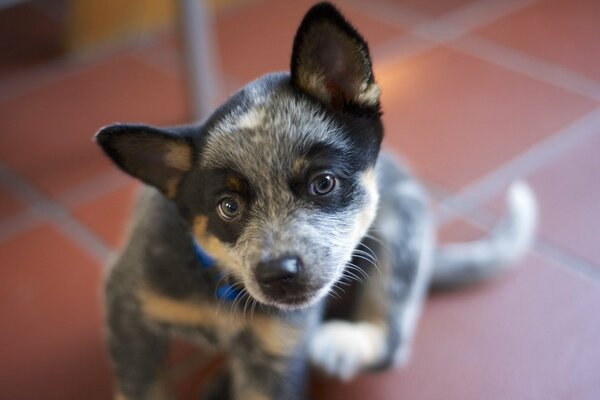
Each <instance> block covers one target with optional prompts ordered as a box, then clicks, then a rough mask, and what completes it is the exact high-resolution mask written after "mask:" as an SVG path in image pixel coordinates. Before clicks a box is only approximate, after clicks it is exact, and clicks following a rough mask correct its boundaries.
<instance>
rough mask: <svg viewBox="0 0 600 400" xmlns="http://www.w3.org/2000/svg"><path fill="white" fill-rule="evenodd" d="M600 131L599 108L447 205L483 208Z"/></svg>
mask: <svg viewBox="0 0 600 400" xmlns="http://www.w3.org/2000/svg"><path fill="white" fill-rule="evenodd" d="M599 127H600V107H598V108H595V109H594V110H592V111H590V112H588V113H587V114H585V115H584V116H583V117H580V118H579V119H577V120H575V121H574V122H572V123H571V124H569V125H567V126H566V127H563V128H562V129H559V130H558V131H557V132H555V133H554V134H553V135H552V136H549V137H547V138H546V139H544V140H542V141H539V142H537V143H536V144H535V145H533V146H532V147H530V148H529V149H528V150H526V151H524V152H521V153H519V154H518V155H516V156H515V157H513V158H512V159H510V160H508V161H507V162H506V163H504V164H502V165H501V166H499V167H498V168H496V169H494V170H493V171H491V172H489V173H488V174H486V175H484V176H483V177H481V178H480V179H477V180H475V181H474V182H472V183H471V184H469V185H467V186H465V187H464V188H463V189H461V190H459V191H458V193H456V194H455V195H454V196H452V197H451V198H449V199H447V200H446V201H444V203H445V204H446V205H452V204H454V203H457V202H463V204H464V202H467V203H470V204H482V203H484V202H485V201H487V200H489V199H491V198H492V197H493V196H495V195H497V194H498V193H499V191H500V189H502V187H504V186H507V185H508V184H510V183H511V182H512V181H513V180H514V179H515V177H518V176H523V177H525V176H527V175H530V174H531V173H533V172H535V171H537V170H538V169H539V168H541V167H542V166H544V165H546V164H547V163H548V162H550V161H552V160H554V159H556V158H557V157H559V156H561V155H562V154H565V153H567V152H568V151H571V150H572V149H573V148H575V147H576V146H578V145H579V144H581V143H583V142H584V141H585V140H587V139H589V138H591V137H593V136H594V135H595V134H597V130H596V129H597V128H599Z"/></svg>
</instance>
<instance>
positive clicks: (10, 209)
mask: <svg viewBox="0 0 600 400" xmlns="http://www.w3.org/2000/svg"><path fill="white" fill-rule="evenodd" d="M25 209H26V206H25V205H24V204H22V203H21V202H20V201H19V200H17V198H16V197H15V196H14V194H13V193H11V192H10V191H9V190H8V189H6V188H0V221H1V220H2V219H4V218H7V217H11V216H13V215H16V214H17V213H19V212H21V211H24V210H25Z"/></svg>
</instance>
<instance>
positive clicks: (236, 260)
mask: <svg viewBox="0 0 600 400" xmlns="http://www.w3.org/2000/svg"><path fill="white" fill-rule="evenodd" d="M382 137H383V126H382V122H381V108H380V89H379V87H378V86H377V83H376V80H375V77H374V76H373V70H372V67H371V59H370V56H369V49H368V46H367V43H366V42H365V41H364V40H363V38H362V37H361V36H360V34H359V33H358V32H357V31H356V30H355V29H354V28H353V27H352V26H351V25H350V24H349V23H348V21H346V20H345V19H344V17H342V15H341V14H340V13H339V12H338V11H337V10H336V9H335V8H334V7H333V6H332V5H330V4H327V3H321V4H317V5H316V6H314V7H313V8H311V9H310V10H309V11H308V13H307V14H306V16H305V17H304V19H303V21H302V23H301V24H300V27H299V29H298V31H297V34H296V37H295V40H294V44H293V50H292V57H291V71H290V72H289V73H287V72H285V73H273V74H268V75H265V76H263V77H261V78H259V79H257V80H256V81H254V82H251V83H250V84H248V85H247V86H245V87H244V88H242V89H241V90H240V91H239V92H237V93H236V94H235V95H233V97H231V98H230V99H229V100H228V101H227V102H226V103H224V104H223V105H222V106H221V107H219V108H218V109H217V110H216V111H215V112H214V113H213V114H212V115H211V116H210V117H209V118H208V119H206V120H205V121H203V122H201V123H197V124H193V125H187V126H178V127H173V128H157V127H151V126H146V125H130V124H128V125H125V124H116V125H111V126H108V127H105V128H103V129H101V130H100V132H98V134H97V135H96V141H97V143H98V144H99V145H100V146H101V147H102V149H103V150H104V152H105V153H106V154H107V155H108V156H109V157H110V158H111V159H112V160H113V161H114V162H115V163H116V165H117V166H119V167H120V168H121V169H123V170H124V171H125V172H126V173H128V174H130V175H132V176H134V177H135V178H137V179H139V180H141V181H142V182H144V183H145V184H146V185H147V186H146V187H145V188H144V189H143V191H142V194H141V196H140V199H139V201H138V204H137V206H136V209H135V213H134V216H133V222H132V228H131V231H130V235H129V238H128V242H127V244H126V246H125V248H124V250H123V251H122V252H121V254H120V255H119V257H118V258H117V260H116V261H115V262H114V265H113V267H112V269H111V270H110V275H109V277H108V279H107V282H106V307H107V323H108V343H109V348H110V355H111V357H112V361H113V365H114V372H115V375H116V382H117V394H116V395H117V397H118V398H120V399H129V400H136V399H165V398H171V395H170V394H169V393H168V389H167V384H166V382H165V379H164V376H165V369H166V367H165V358H166V355H167V353H168V349H169V342H170V339H171V338H172V337H175V336H180V337H183V338H186V339H187V340H189V341H192V342H193V343H196V344H198V345H199V346H203V347H204V348H206V349H215V350H216V351H220V352H222V351H224V352H226V353H227V354H228V355H229V356H228V361H227V371H226V375H225V376H223V379H220V380H219V384H218V385H215V387H214V388H213V390H212V394H211V396H212V397H211V398H214V399H236V400H259V399H260V400H267V399H271V400H285V399H302V398H304V396H305V390H304V388H305V377H306V371H307V368H308V366H310V365H312V366H313V367H316V368H318V369H320V370H322V371H324V372H326V373H329V374H331V375H333V376H337V377H340V378H343V379H349V378H351V377H352V376H354V375H355V374H357V373H359V372H361V371H367V370H376V369H382V368H388V367H393V366H398V365H401V364H403V363H404V362H405V361H406V360H407V357H408V355H409V351H410V350H409V349H410V343H411V338H412V335H413V332H414V329H415V324H416V321H417V318H418V316H419V313H420V310H421V307H422V304H423V299H424V297H425V294H426V292H427V290H428V288H429V287H430V285H431V284H445V285H460V284H463V283H466V282H471V281H478V280H481V279H485V278H487V277H490V276H494V275H495V274H496V273H497V272H498V271H499V270H501V269H502V267H503V266H504V265H507V263H509V262H511V261H513V260H514V259H515V258H517V257H518V256H519V255H521V254H522V253H523V251H524V250H525V249H526V247H527V245H528V243H529V242H530V240H531V237H532V235H533V231H534V225H535V216H536V207H535V202H534V199H533V196H532V194H531V191H530V190H529V188H528V187H527V186H526V185H525V184H524V183H516V184H513V186H512V187H511V188H510V190H509V193H508V212H507V216H506V217H505V218H504V219H503V220H502V221H501V222H500V224H499V226H498V227H497V228H496V229H495V230H493V231H492V233H491V234H490V235H489V236H487V237H485V238H483V239H481V240H480V241H477V242H473V243H468V244H457V245H449V246H446V247H438V246H436V244H435V240H434V238H435V234H434V227H433V224H432V219H431V216H430V210H429V206H428V199H427V196H426V194H425V193H424V191H423V189H422V187H421V186H420V185H419V183H418V182H417V181H416V180H415V179H414V178H413V177H412V176H411V175H410V174H409V172H407V170H406V169H405V168H403V167H402V166H400V165H399V164H398V163H397V162H395V161H393V160H392V159H391V158H390V156H388V155H386V154H381V155H380V154H379V153H380V151H379V150H380V145H381V141H382Z"/></svg>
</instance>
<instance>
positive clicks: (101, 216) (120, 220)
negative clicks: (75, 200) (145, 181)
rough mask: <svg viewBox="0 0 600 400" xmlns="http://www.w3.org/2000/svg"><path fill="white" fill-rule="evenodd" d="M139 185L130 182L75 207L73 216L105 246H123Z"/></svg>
mask: <svg viewBox="0 0 600 400" xmlns="http://www.w3.org/2000/svg"><path fill="white" fill-rule="evenodd" d="M138 192H139V185H138V184H137V183H134V182H133V179H132V182H131V183H130V184H128V185H126V186H123V187H120V188H118V189H116V190H113V191H110V192H109V193H106V194H103V195H101V196H99V197H98V198H96V199H94V200H91V201H88V202H85V203H84V204H81V205H79V206H76V207H75V208H74V210H73V214H74V215H75V216H76V217H77V218H78V219H79V220H80V221H82V222H83V223H84V224H85V225H86V226H87V227H88V228H90V229H91V230H92V231H94V232H95V233H96V234H97V235H98V236H99V237H100V238H101V239H102V240H103V241H104V242H105V243H106V244H108V245H109V246H111V247H113V248H116V247H119V245H122V244H123V241H124V239H125V237H124V235H125V234H126V232H125V231H126V227H127V226H128V223H129V220H130V217H131V214H132V212H133V206H134V203H135V199H136V196H137V193H138Z"/></svg>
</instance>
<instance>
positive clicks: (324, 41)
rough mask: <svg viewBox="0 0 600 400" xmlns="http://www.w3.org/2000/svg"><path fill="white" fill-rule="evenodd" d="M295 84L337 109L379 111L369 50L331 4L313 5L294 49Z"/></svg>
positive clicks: (292, 74) (301, 27)
mask: <svg viewBox="0 0 600 400" xmlns="http://www.w3.org/2000/svg"><path fill="white" fill-rule="evenodd" d="M291 77H292V83H293V84H294V86H296V87H297V88H298V89H300V90H302V91H304V92H306V93H309V94H310V95H312V96H314V97H316V98H317V99H319V100H320V101H321V102H323V103H325V104H327V105H328V106H330V107H332V108H333V109H336V110H341V111H344V110H347V109H353V110H356V109H365V110H369V109H370V110H375V111H377V110H378V109H379V95H380V91H379V87H378V86H377V84H376V83H375V78H374V77H373V69H372V67H371V57H370V55H369V47H368V46H367V43H366V42H365V41H364V39H363V38H362V37H361V36H360V34H359V33H358V31H357V30H356V29H355V28H354V27H353V26H352V25H351V24H350V23H349V22H348V21H347V20H346V19H345V18H344V17H343V16H342V14H340V12H339V11H338V10H337V9H336V8H335V7H334V6H333V5H331V4H330V3H319V4H317V5H315V6H313V7H312V8H311V9H310V10H308V12H307V13H306V15H305V16H304V19H303V20H302V23H301V24H300V27H299V28H298V32H297V33H296V38H295V39H294V48H293V50H292V61H291Z"/></svg>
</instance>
